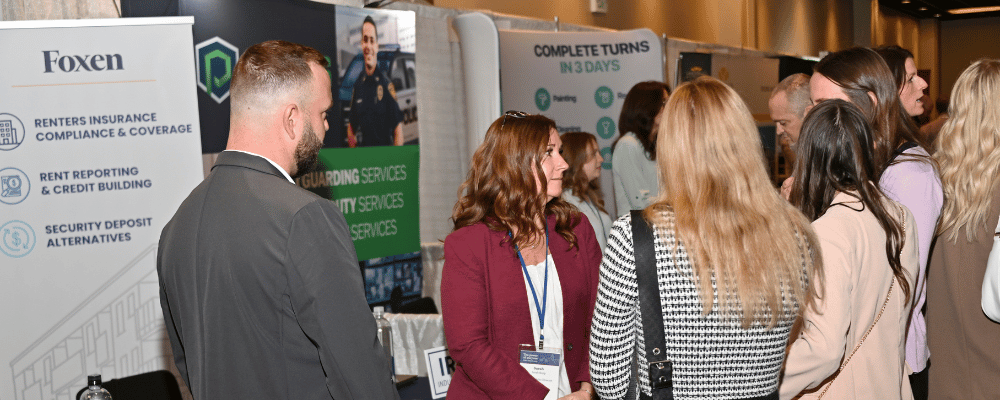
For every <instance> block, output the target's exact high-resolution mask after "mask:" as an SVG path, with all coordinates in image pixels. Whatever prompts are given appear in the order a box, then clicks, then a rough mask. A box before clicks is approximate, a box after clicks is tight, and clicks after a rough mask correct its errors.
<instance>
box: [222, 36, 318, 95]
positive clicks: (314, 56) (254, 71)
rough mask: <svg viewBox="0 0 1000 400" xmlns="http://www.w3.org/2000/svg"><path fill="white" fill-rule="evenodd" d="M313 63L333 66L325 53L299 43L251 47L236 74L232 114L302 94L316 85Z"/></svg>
mask: <svg viewBox="0 0 1000 400" xmlns="http://www.w3.org/2000/svg"><path fill="white" fill-rule="evenodd" d="M310 62H314V63H316V64H318V65H319V66H321V67H327V66H328V65H329V63H328V62H327V61H326V58H325V57H323V54H322V53H320V52H319V51H317V50H316V49H314V48H312V47H308V46H303V45H301V44H298V43H292V42H286V41H283V40H270V41H267V42H263V43H258V44H255V45H253V46H250V48H248V49H247V50H246V51H245V52H243V55H242V56H240V60H239V61H238V62H237V63H236V68H234V70H233V80H232V82H231V84H230V88H229V96H230V101H231V103H232V104H231V108H232V110H233V111H234V112H235V111H237V110H239V109H245V108H257V109H261V108H263V109H266V108H267V107H269V106H271V105H272V103H273V101H274V100H278V99H280V98H281V97H283V96H284V95H285V94H287V93H289V92H294V91H301V90H302V88H303V87H304V86H305V85H308V84H309V83H310V82H311V81H312V77H313V76H312V69H311V67H310V66H309V63H310Z"/></svg>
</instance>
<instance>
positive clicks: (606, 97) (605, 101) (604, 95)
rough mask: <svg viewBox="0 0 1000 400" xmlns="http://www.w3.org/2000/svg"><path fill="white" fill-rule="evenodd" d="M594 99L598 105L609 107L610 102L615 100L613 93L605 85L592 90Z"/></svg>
mask: <svg viewBox="0 0 1000 400" xmlns="http://www.w3.org/2000/svg"><path fill="white" fill-rule="evenodd" d="M594 101H595V102H597V106H598V107H601V108H608V107H611V103H614V102H615V93H614V92H612V91H611V89H609V88H608V87H607V86H601V87H599V88H597V91H596V92H594Z"/></svg>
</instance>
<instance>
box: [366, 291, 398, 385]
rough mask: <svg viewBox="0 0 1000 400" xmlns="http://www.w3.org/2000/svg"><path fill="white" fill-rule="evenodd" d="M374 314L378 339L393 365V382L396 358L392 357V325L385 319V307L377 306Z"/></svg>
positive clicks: (393, 379) (394, 379) (394, 380)
mask: <svg viewBox="0 0 1000 400" xmlns="http://www.w3.org/2000/svg"><path fill="white" fill-rule="evenodd" d="M372 314H374V315H375V326H376V328H377V329H378V341H379V343H381V344H382V349H383V350H384V351H385V356H386V357H388V358H389V365H390V366H391V367H392V382H393V383H395V382H396V359H395V358H393V357H392V326H390V325H389V320H387V319H385V307H382V306H375V308H374V309H373V312H372Z"/></svg>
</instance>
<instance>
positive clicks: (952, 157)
mask: <svg viewBox="0 0 1000 400" xmlns="http://www.w3.org/2000/svg"><path fill="white" fill-rule="evenodd" d="M998 99H1000V60H996V59H981V60H979V61H976V62H975V63H973V64H972V65H970V66H969V68H966V69H965V71H964V72H962V75H960V76H959V77H958V80H957V81H955V88H954V89H952V92H951V103H950V104H949V105H948V113H949V118H948V122H945V124H944V126H943V127H941V133H940V134H939V135H938V150H937V152H935V153H934V158H935V159H936V160H937V162H938V163H939V164H940V165H941V186H942V189H943V190H944V209H943V210H941V224H940V225H939V226H938V232H939V233H943V234H945V236H944V239H945V240H948V241H950V242H956V241H957V240H958V237H959V236H958V235H959V232H960V231H962V230H964V231H965V235H966V238H967V239H968V240H969V241H972V240H973V239H974V238H975V236H976V233H977V232H982V231H983V230H984V229H986V230H988V231H989V230H991V229H993V228H994V226H993V225H992V224H993V222H992V221H987V220H986V216H987V214H989V212H990V206H991V204H992V202H993V194H994V193H996V192H997V190H998V188H1000V106H997V100H998Z"/></svg>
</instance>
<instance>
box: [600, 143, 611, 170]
mask: <svg viewBox="0 0 1000 400" xmlns="http://www.w3.org/2000/svg"><path fill="white" fill-rule="evenodd" d="M601 158H603V159H604V162H602V163H601V168H604V169H611V147H610V146H607V147H604V148H602V149H601Z"/></svg>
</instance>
